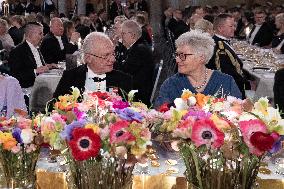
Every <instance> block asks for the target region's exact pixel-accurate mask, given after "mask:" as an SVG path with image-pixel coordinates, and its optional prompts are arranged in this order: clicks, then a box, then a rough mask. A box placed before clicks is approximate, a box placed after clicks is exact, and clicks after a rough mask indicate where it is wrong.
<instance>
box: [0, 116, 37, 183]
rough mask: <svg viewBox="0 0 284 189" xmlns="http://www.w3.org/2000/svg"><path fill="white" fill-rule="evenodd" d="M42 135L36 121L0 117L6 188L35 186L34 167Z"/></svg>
mask: <svg viewBox="0 0 284 189" xmlns="http://www.w3.org/2000/svg"><path fill="white" fill-rule="evenodd" d="M41 143H42V137H41V135H40V132H39V129H38V127H37V124H36V122H35V121H33V120H31V119H27V118H25V117H21V116H19V117H17V118H15V117H12V118H10V119H6V118H4V117H2V118H1V119H0V164H1V166H2V169H3V172H4V176H5V180H6V186H7V188H16V187H20V188H34V187H35V186H34V182H35V166H36V162H37V159H38V155H39V152H40V145H41Z"/></svg>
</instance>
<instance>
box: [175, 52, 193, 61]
mask: <svg viewBox="0 0 284 189" xmlns="http://www.w3.org/2000/svg"><path fill="white" fill-rule="evenodd" d="M191 55H194V54H185V53H177V52H176V53H175V57H176V58H177V57H179V59H181V60H182V61H185V60H186V57H187V56H191Z"/></svg>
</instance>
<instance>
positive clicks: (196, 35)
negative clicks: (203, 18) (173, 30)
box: [176, 30, 215, 64]
mask: <svg viewBox="0 0 284 189" xmlns="http://www.w3.org/2000/svg"><path fill="white" fill-rule="evenodd" d="M176 46H177V47H181V46H188V47H189V48H191V49H192V50H193V52H194V53H196V54H199V55H203V56H204V58H205V63H206V64H207V63H208V62H209V60H210V58H211V57H212V55H213V52H214V46H215V42H214V40H213V39H212V37H211V36H210V35H209V34H208V33H203V32H201V31H199V30H191V31H190V32H186V33H184V34H182V35H181V36H179V38H178V39H177V40H176Z"/></svg>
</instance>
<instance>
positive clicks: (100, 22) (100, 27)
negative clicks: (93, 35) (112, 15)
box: [96, 18, 107, 32]
mask: <svg viewBox="0 0 284 189" xmlns="http://www.w3.org/2000/svg"><path fill="white" fill-rule="evenodd" d="M96 25H97V31H98V32H104V27H107V24H106V22H105V21H103V20H101V19H100V18H98V19H97V23H96Z"/></svg>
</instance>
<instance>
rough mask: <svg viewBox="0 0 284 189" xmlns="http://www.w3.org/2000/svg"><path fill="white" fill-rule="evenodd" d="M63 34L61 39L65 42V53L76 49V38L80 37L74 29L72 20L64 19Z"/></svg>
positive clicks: (71, 52) (70, 52)
mask: <svg viewBox="0 0 284 189" xmlns="http://www.w3.org/2000/svg"><path fill="white" fill-rule="evenodd" d="M63 27H64V34H63V36H62V41H63V43H64V44H65V50H66V54H73V53H74V52H75V51H77V50H78V40H79V38H80V34H79V33H78V32H76V31H75V27H74V24H73V22H71V21H68V20H67V21H64V22H63Z"/></svg>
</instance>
